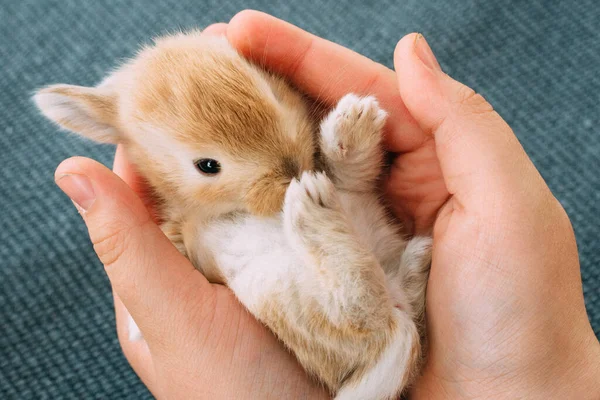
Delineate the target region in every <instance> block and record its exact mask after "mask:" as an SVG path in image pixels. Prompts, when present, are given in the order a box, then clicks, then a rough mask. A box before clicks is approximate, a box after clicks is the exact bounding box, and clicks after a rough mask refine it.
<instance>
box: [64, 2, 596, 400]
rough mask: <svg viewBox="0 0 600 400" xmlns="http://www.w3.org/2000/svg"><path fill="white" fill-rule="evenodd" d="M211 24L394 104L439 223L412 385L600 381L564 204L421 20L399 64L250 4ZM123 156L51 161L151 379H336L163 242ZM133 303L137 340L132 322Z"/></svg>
mask: <svg viewBox="0 0 600 400" xmlns="http://www.w3.org/2000/svg"><path fill="white" fill-rule="evenodd" d="M209 31H210V33H213V34H214V33H216V34H225V35H227V37H228V39H229V41H230V42H231V43H232V44H233V45H234V46H235V47H237V48H238V50H239V51H240V52H242V53H243V54H244V55H246V56H247V57H249V58H251V59H253V60H254V61H256V62H259V63H263V64H264V65H265V67H267V68H269V69H271V70H273V71H275V72H277V73H279V74H282V75H284V76H286V77H288V78H289V79H290V80H291V81H292V82H294V83H295V84H296V86H298V87H299V88H300V89H301V90H303V91H305V92H306V93H307V94H309V95H312V96H313V97H315V98H318V99H319V100H321V101H323V102H324V103H325V104H329V105H333V104H334V103H335V102H336V101H337V100H338V99H339V98H340V97H342V96H343V95H344V94H346V93H349V92H355V93H359V94H374V95H375V96H377V97H378V98H379V100H380V102H381V104H382V105H383V107H384V108H385V109H386V110H387V111H388V112H389V113H390V119H389V123H388V126H387V129H386V130H387V136H386V144H387V146H388V149H389V150H390V151H392V152H394V153H399V154H400V156H399V157H397V158H396V160H395V162H394V164H393V166H392V169H391V172H390V176H389V180H388V184H387V192H388V194H389V196H390V199H391V200H392V203H393V205H394V211H395V212H396V213H397V215H398V216H399V217H400V218H401V219H402V220H403V221H404V222H405V224H406V225H407V226H408V227H409V228H410V229H413V230H414V231H416V232H426V231H429V230H430V229H431V228H432V227H433V232H434V259H433V265H432V270H431V277H430V281H429V288H428V293H427V302H428V304H427V317H428V335H429V337H430V355H429V358H428V361H427V364H426V367H425V369H424V372H423V375H422V377H421V378H420V379H419V380H418V381H417V383H416V384H415V387H414V388H413V391H412V395H413V397H415V398H582V399H584V398H597V394H598V393H599V392H598V387H597V384H598V382H600V379H599V373H598V361H599V360H600V348H599V347H600V346H599V345H598V341H597V339H596V338H595V336H594V334H593V332H592V330H591V328H590V326H589V322H588V321H587V317H586V314H585V307H584V304H583V296H582V289H581V278H580V273H579V263H578V260H577V250H576V245H575V240H574V237H573V232H572V229H571V225H570V222H569V220H568V218H567V217H566V215H565V213H564V211H563V209H562V208H561V207H560V205H559V204H558V202H557V201H556V200H555V199H554V197H553V196H552V194H551V193H550V191H549V190H548V188H547V186H546V184H545V183H544V181H543V180H542V178H541V177H540V175H539V174H538V173H537V171H536V170H535V168H534V167H533V165H532V164H531V162H530V160H529V159H528V158H527V156H526V154H525V153H524V151H523V149H522V148H521V146H520V145H519V143H518V141H517V139H516V138H515V136H514V134H513V133H512V132H511V130H510V129H509V128H508V126H506V124H505V123H504V122H503V121H502V119H501V118H500V117H499V116H498V114H496V113H495V112H494V111H493V109H492V108H491V107H490V106H489V104H488V103H487V102H485V100H484V99H482V98H481V97H480V96H478V95H476V94H475V93H474V92H473V91H472V90H470V89H468V88H466V87H464V86H463V85H461V84H459V83H457V82H455V81H453V80H452V79H451V78H449V77H448V76H446V75H445V74H443V73H442V72H441V71H440V69H439V65H438V63H437V61H436V60H435V57H434V56H433V54H432V53H431V52H430V49H429V46H428V45H427V44H426V42H425V40H424V39H423V38H422V37H420V36H416V35H409V36H408V37H406V38H404V39H403V40H402V41H401V42H400V43H399V45H398V47H397V49H396V54H395V63H396V73H394V71H391V70H389V69H387V68H385V67H383V66H381V65H379V64H377V63H374V62H373V61H370V60H368V59H366V58H364V57H362V56H360V55H358V54H356V53H354V52H352V51H350V50H347V49H345V48H343V47H340V46H337V45H335V44H333V43H330V42H327V41H325V40H323V39H319V38H317V37H315V36H313V35H310V34H308V33H306V32H304V31H302V30H300V29H298V28H296V27H294V26H292V25H289V24H287V23H285V22H283V21H280V20H277V19H275V18H273V17H269V16H267V15H265V14H262V13H258V12H251V11H247V12H243V13H240V14H238V15H237V16H236V17H234V19H233V20H232V21H231V22H230V24H229V25H228V26H225V25H222V24H221V25H217V26H213V27H211V28H210V29H209ZM114 170H115V172H116V173H117V174H118V175H120V176H121V178H122V180H121V179H119V178H118V177H117V176H116V175H114V174H113V173H111V172H110V171H109V170H107V169H106V168H104V167H102V166H101V165H100V164H97V163H95V162H93V161H91V160H87V159H81V158H75V159H70V160H67V161H65V162H64V163H63V164H61V166H59V168H58V170H57V174H56V177H57V182H58V184H59V186H60V187H61V188H62V189H63V190H64V191H65V192H66V193H67V194H68V195H69V196H70V197H71V198H72V199H73V200H74V202H75V203H78V204H79V206H78V208H79V209H80V211H81V213H82V215H83V217H84V220H85V222H86V224H87V226H88V229H89V232H90V236H91V238H92V241H93V242H94V243H95V249H96V251H97V253H98V255H99V257H100V259H101V260H102V262H103V263H104V264H105V266H106V271H107V274H108V276H109V278H110V280H111V284H112V286H113V290H114V292H115V307H116V312H117V328H118V334H119V340H120V342H121V345H122V347H123V350H124V352H125V355H126V356H127V358H128V360H129V361H130V363H131V364H132V366H133V368H134V369H135V371H136V372H137V373H138V374H139V375H140V377H141V378H142V380H143V381H144V382H145V383H146V385H147V386H148V387H149V388H150V390H151V391H152V392H153V393H154V394H155V395H156V396H157V397H159V398H214V399H220V398H240V399H241V398H261V399H262V398H308V399H313V398H320V397H326V395H325V393H323V392H322V391H320V389H319V388H318V387H316V386H315V385H314V384H312V383H311V382H310V380H308V378H307V377H306V376H305V374H304V373H303V371H302V370H301V369H300V367H299V366H298V364H297V363H296V361H295V360H294V359H293V357H291V356H290V355H289V354H288V353H287V352H286V351H285V350H284V349H283V347H282V346H281V345H280V344H279V343H278V342H277V341H276V340H275V338H274V337H273V336H272V335H271V334H270V333H269V332H268V331H267V330H266V329H265V328H264V327H262V326H261V325H260V324H258V323H257V322H256V321H255V320H254V319H253V318H252V317H251V316H250V315H249V314H248V313H247V312H246V311H244V309H243V308H242V306H241V305H240V304H239V303H238V302H237V301H236V300H235V297H234V296H233V295H232V293H231V292H230V291H229V290H227V289H226V288H224V287H221V286H217V285H211V284H209V283H208V282H207V281H206V280H205V279H204V278H203V277H202V275H201V274H200V273H198V272H197V271H196V270H195V269H194V268H193V267H192V265H191V264H190V263H189V261H187V259H185V258H184V257H183V256H181V255H180V254H179V253H178V252H177V251H176V250H175V248H174V247H173V246H172V245H171V244H170V243H169V242H168V240H167V239H166V238H165V237H164V235H163V234H162V233H161V232H160V230H159V229H158V227H157V226H156V224H155V223H154V221H153V219H152V215H151V213H150V212H149V211H148V207H146V206H145V204H144V203H146V205H150V206H151V204H150V203H151V202H149V201H144V202H143V201H142V200H140V197H139V196H138V195H141V197H142V199H147V197H145V196H144V193H145V191H144V190H143V189H144V187H143V183H142V182H140V181H139V180H138V179H137V178H136V177H137V175H136V174H135V173H134V171H133V170H132V168H131V166H130V165H129V164H127V162H126V157H124V155H123V154H122V152H121V151H120V150H119V151H118V152H117V156H116V158H115V168H114ZM128 185H129V186H128ZM130 186H131V187H132V188H133V189H134V191H132V189H131V188H130ZM136 192H137V195H136ZM150 208H151V207H150ZM128 312H129V313H131V315H132V316H133V318H134V319H135V321H136V322H137V324H138V325H139V327H140V329H141V331H142V334H143V336H144V339H145V340H143V341H135V342H131V341H129V340H128V339H127V324H126V320H127V315H128Z"/></svg>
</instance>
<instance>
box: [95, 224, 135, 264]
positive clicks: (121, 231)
mask: <svg viewBox="0 0 600 400" xmlns="http://www.w3.org/2000/svg"><path fill="white" fill-rule="evenodd" d="M130 231H131V228H129V227H118V228H116V229H113V230H111V231H110V233H108V234H106V235H103V236H101V237H100V238H98V239H94V240H92V243H93V245H94V250H95V251H96V254H97V255H98V258H100V261H101V262H102V264H104V266H105V267H108V266H110V265H112V264H114V263H116V262H117V260H119V259H120V258H121V257H122V255H123V253H124V252H125V249H126V248H127V241H128V240H129V239H128V238H129V236H130V235H129V233H130Z"/></svg>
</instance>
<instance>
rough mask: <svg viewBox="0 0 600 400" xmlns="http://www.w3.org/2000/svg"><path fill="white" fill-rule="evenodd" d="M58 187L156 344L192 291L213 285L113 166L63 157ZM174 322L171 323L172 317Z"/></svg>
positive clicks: (116, 286) (200, 292) (198, 292)
mask: <svg viewBox="0 0 600 400" xmlns="http://www.w3.org/2000/svg"><path fill="white" fill-rule="evenodd" d="M55 180H56V183H57V185H58V186H59V187H60V188H61V189H62V190H63V191H64V192H65V193H66V194H67V195H68V196H69V197H70V198H71V200H73V202H74V203H75V205H76V207H77V208H78V210H79V211H80V213H81V215H82V216H83V219H84V221H85V223H86V225H87V228H88V232H89V235H90V239H91V240H92V243H93V244H94V250H95V251H96V253H97V255H98V257H99V258H100V261H101V262H102V263H103V264H104V266H105V269H106V273H107V275H108V278H109V279H110V282H111V285H112V287H113V290H114V291H115V293H116V294H117V295H118V297H119V298H120V299H121V300H122V302H123V304H124V305H125V307H126V308H127V310H128V311H129V313H130V314H131V315H132V317H133V319H134V320H135V321H136V323H137V324H138V326H139V327H140V330H141V331H142V333H143V334H144V338H145V339H146V341H147V342H148V344H149V345H151V341H152V338H153V337H157V338H160V336H162V334H163V332H161V330H162V329H165V328H167V326H168V325H170V324H169V323H166V322H165V321H169V319H171V320H172V318H173V316H174V315H178V312H176V311H177V310H178V309H180V308H181V305H182V304H187V303H189V301H186V297H185V296H187V299H189V296H190V293H192V292H193V294H194V296H203V295H207V296H208V295H209V294H210V293H211V292H212V286H211V285H210V284H209V283H208V281H206V279H204V277H203V276H202V275H201V274H200V273H198V272H197V270H195V269H194V267H193V266H192V264H191V263H190V262H189V261H188V260H187V259H186V258H185V257H184V256H183V255H181V253H179V252H178V251H177V249H176V248H175V247H174V246H173V245H172V243H171V242H170V241H169V240H168V239H167V237H166V236H165V235H164V234H163V233H162V231H161V230H160V229H159V227H158V226H157V225H156V224H155V223H154V222H153V221H152V219H151V217H150V215H149V213H148V211H147V210H146V208H145V206H144V204H143V203H142V201H141V200H140V198H139V197H138V196H137V195H136V194H135V193H134V192H133V191H132V190H131V189H130V188H129V186H127V184H126V183H125V182H123V181H122V180H121V179H120V178H119V177H118V176H117V175H115V174H114V173H113V172H112V171H110V170H109V169H108V168H106V167H105V166H103V165H102V164H100V163H98V162H96V161H93V160H90V159H86V158H81V157H74V158H70V159H68V160H65V161H63V162H62V163H61V164H60V165H59V166H58V168H57V170H56V173H55ZM169 322H171V321H169Z"/></svg>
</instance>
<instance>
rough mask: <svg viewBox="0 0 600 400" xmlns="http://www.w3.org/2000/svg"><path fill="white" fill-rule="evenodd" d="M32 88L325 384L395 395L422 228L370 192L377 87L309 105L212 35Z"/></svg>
mask: <svg viewBox="0 0 600 400" xmlns="http://www.w3.org/2000/svg"><path fill="white" fill-rule="evenodd" d="M34 99H35V102H36V104H37V105H38V107H39V108H40V109H41V111H42V112H43V113H44V115H46V116H47V117H48V118H49V119H51V120H53V121H55V122H56V123H58V124H59V125H61V126H63V127H64V128H67V129H69V130H71V131H74V132H77V133H79V134H81V135H83V136H85V137H87V138H90V139H93V140H95V141H98V142H104V143H121V144H122V145H123V146H124V148H125V151H126V152H127V155H128V157H129V159H130V160H132V161H133V162H134V163H135V165H136V166H137V168H138V169H139V171H140V173H141V174H142V175H143V176H144V177H145V178H146V180H147V181H148V182H149V184H150V186H151V187H152V189H153V190H154V192H155V195H156V196H157V198H158V204H159V210H160V214H161V216H162V217H163V220H164V221H165V222H164V223H163V225H162V228H163V231H164V232H165V234H166V235H167V236H168V237H169V238H170V239H171V241H172V242H173V243H174V244H175V245H176V246H177V247H178V248H179V250H180V251H181V252H182V253H184V254H185V255H186V256H187V257H188V258H189V259H190V260H191V261H192V263H193V264H194V265H195V266H196V268H198V269H199V270H200V271H201V272H202V273H203V274H204V275H205V276H206V277H207V278H208V279H209V280H210V281H211V282H215V283H223V284H226V285H227V286H229V287H230V288H231V290H233V292H234V293H235V294H236V296H237V297H238V299H239V300H240V301H241V303H243V305H244V306H245V307H246V308H247V309H248V310H249V311H250V312H251V313H252V314H253V315H254V316H255V317H256V318H257V319H258V320H260V321H261V322H262V323H264V324H265V325H266V326H268V327H269V328H270V329H271V330H272V331H273V332H274V333H275V335H277V337H278V338H279V339H280V340H281V341H282V342H283V343H284V344H285V345H286V346H287V348H289V349H290V350H291V351H292V352H293V353H294V354H295V355H296V357H297V359H298V361H299V362H300V363H301V364H302V366H303V367H304V368H305V369H306V371H307V372H308V373H309V374H311V375H312V376H314V377H315V378H316V379H318V380H319V381H320V382H321V383H323V384H324V385H325V386H326V387H327V388H328V389H329V390H330V391H331V393H332V394H334V395H335V396H336V397H335V398H336V399H338V400H342V399H360V400H365V399H392V398H396V397H397V396H399V395H400V393H401V392H402V391H403V389H405V388H406V387H407V385H409V384H410V382H411V379H412V378H414V377H415V374H416V373H417V372H418V368H419V365H420V361H421V347H422V346H421V337H422V335H423V313H424V302H425V287H426V282H427V277H428V268H429V264H430V254H431V239H430V238H426V237H415V238H412V239H411V240H409V241H407V240H406V239H405V238H404V236H403V234H402V230H401V226H399V225H398V223H396V222H394V220H393V219H392V218H391V217H390V215H389V213H388V211H387V209H386V207H385V206H384V205H383V203H382V201H381V193H380V191H379V189H378V188H379V185H378V178H379V177H380V175H381V172H382V165H383V156H384V155H383V150H382V148H381V140H382V128H383V125H384V122H385V119H386V113H385V112H384V111H383V110H382V109H381V108H380V107H379V105H378V103H377V101H376V100H375V99H374V98H373V97H359V96H356V95H353V94H348V95H346V96H345V97H343V98H342V99H341V100H340V101H339V103H338V104H337V106H336V107H335V108H334V109H333V110H332V111H331V112H330V113H329V114H328V115H327V116H326V118H324V120H323V121H321V122H320V124H319V122H318V121H316V118H315V117H314V113H311V108H310V107H309V105H308V103H307V100H306V99H305V98H303V97H302V96H301V95H300V94H299V93H298V92H296V91H295V90H294V89H293V88H291V87H290V86H289V85H288V84H287V83H286V82H285V81H283V80H282V79H281V78H279V77H276V76H273V75H271V74H269V73H267V72H265V71H264V70H262V69H260V68H258V67H257V66H254V65H252V64H251V63H249V62H248V61H246V60H245V59H243V58H242V57H241V56H240V55H239V54H238V53H237V52H236V51H235V50H234V49H233V48H232V47H231V46H230V45H229V44H228V42H227V40H226V39H225V38H223V37H216V36H208V35H201V33H200V32H190V33H185V34H184V33H181V34H176V35H172V36H168V37H163V38H160V39H157V40H156V41H155V43H154V44H153V45H152V46H150V47H147V48H144V49H143V50H142V51H141V52H140V53H139V54H138V55H137V57H136V58H135V59H133V60H131V61H130V62H128V63H126V64H125V65H123V66H122V67H121V68H119V69H118V70H116V71H115V72H113V73H112V74H111V75H110V76H109V77H108V78H107V79H105V80H104V81H103V82H101V83H100V84H99V85H98V86H97V87H80V86H72V85H53V86H49V87H46V88H44V89H42V90H40V91H39V92H38V93H37V94H36V95H35V97H34Z"/></svg>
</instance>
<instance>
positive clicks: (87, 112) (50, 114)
mask: <svg viewBox="0 0 600 400" xmlns="http://www.w3.org/2000/svg"><path fill="white" fill-rule="evenodd" d="M33 100H34V101H35V104H36V105H37V106H38V108H39V109H40V110H41V111H42V113H43V114H44V115H45V116H46V117H47V118H49V119H50V120H52V121H54V122H55V123H57V124H58V125H60V126H62V127H63V128H66V129H68V130H70V131H73V132H75V133H78V134H80V135H82V136H84V137H86V138H89V139H92V140H94V141H96V142H101V143H115V144H116V143H118V142H119V141H120V139H121V135H120V133H119V131H118V130H117V128H116V126H115V124H116V120H117V96H116V94H115V93H114V92H113V91H112V90H111V88H110V86H109V85H106V84H103V85H100V86H99V87H83V86H74V85H52V86H48V87H45V88H43V89H41V90H40V91H38V92H37V93H36V94H35V95H34V96H33Z"/></svg>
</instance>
